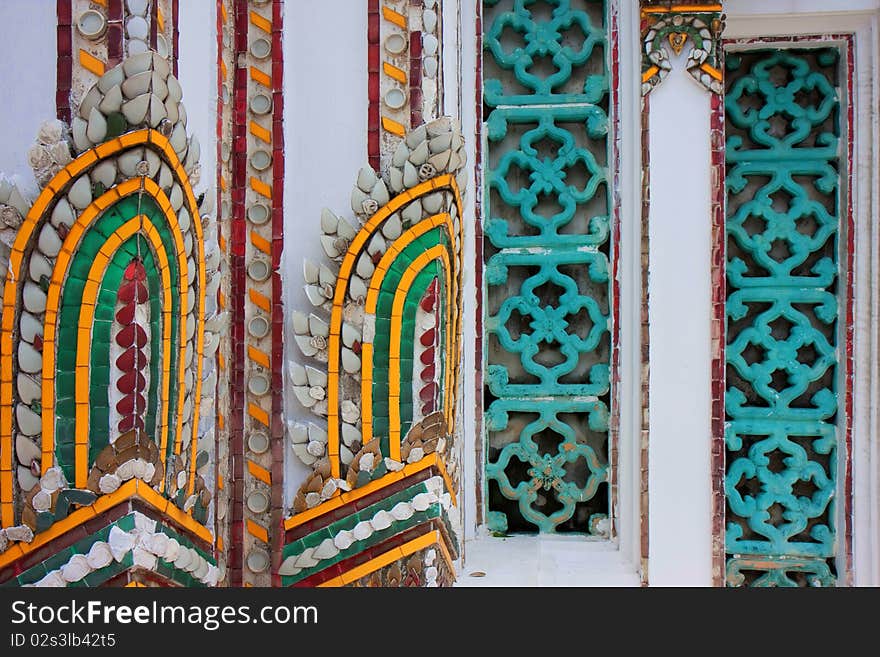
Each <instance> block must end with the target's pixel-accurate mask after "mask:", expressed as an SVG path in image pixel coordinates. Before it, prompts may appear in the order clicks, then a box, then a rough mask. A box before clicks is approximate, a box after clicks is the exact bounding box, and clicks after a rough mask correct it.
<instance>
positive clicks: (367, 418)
mask: <svg viewBox="0 0 880 657" xmlns="http://www.w3.org/2000/svg"><path fill="white" fill-rule="evenodd" d="M438 226H446V232H447V234H448V235H449V242H450V243H451V244H454V243H455V227H454V226H453V225H452V217H451V216H450V215H449V213H442V214H437V215H433V216H431V217H426V218H425V219H422V220H421V221H420V222H418V223H417V224H416V225H414V226H412V227H411V228H408V229H407V230H406V231H404V232H403V234H401V235H400V236H399V237H398V238H397V239H396V240H394V241H393V242H392V243H391V244H390V245H389V246H388V249H387V251H385V253H384V254H383V255H382V258H381V259H380V260H379V264H377V265H376V268H375V269H374V271H373V275H372V277H371V278H370V286H369V288H368V289H367V298H366V300H365V303H364V312H365V313H366V314H368V315H375V313H376V304H377V302H378V299H379V290H380V288H381V287H382V281H383V280H384V279H385V274H386V273H387V271H388V268H389V267H390V266H391V265H392V263H393V262H394V260H395V259H396V258H397V256H398V255H400V253H402V252H403V250H404V249H405V248H406V247H407V246H409V245H410V244H411V243H412V242H413V241H414V240H415V239H416V238H418V237H421V236H422V235H424V234H426V233H428V232H429V231H431V230H433V229H434V228H436V227H438ZM361 436H362V438H361V444H362V445H366V444H367V443H368V442H370V441H371V440H372V439H373V343H372V342H366V341H364V342H362V343H361Z"/></svg>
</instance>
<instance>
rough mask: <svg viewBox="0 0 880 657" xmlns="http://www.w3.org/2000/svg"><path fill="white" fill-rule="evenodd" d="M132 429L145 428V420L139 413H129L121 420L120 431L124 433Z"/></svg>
mask: <svg viewBox="0 0 880 657" xmlns="http://www.w3.org/2000/svg"><path fill="white" fill-rule="evenodd" d="M132 429H140V430H141V431H143V430H144V420H143V418H141V417H139V416H137V415H128V416H126V417H124V418H122V419H121V420H120V421H119V432H120V433H124V432H126V431H131V430H132Z"/></svg>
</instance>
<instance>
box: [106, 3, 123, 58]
mask: <svg viewBox="0 0 880 657" xmlns="http://www.w3.org/2000/svg"><path fill="white" fill-rule="evenodd" d="M122 1H123V0H110V4H109V5H108V7H107V68H108V70H109V69H111V68H113V67H114V66H116V65H117V64H119V63H120V62H121V61H122Z"/></svg>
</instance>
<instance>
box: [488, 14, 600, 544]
mask: <svg viewBox="0 0 880 657" xmlns="http://www.w3.org/2000/svg"><path fill="white" fill-rule="evenodd" d="M548 5H549V7H550V8H551V9H552V13H549V14H548V13H547V11H546V7H547V6H548ZM483 6H484V16H485V17H486V20H485V24H486V29H485V33H484V36H483V39H484V41H483V42H484V49H485V61H486V62H487V63H488V64H490V65H491V66H490V67H488V68H487V66H486V64H484V71H488V72H486V73H485V75H486V79H485V81H484V87H483V91H484V101H485V103H486V105H487V106H488V107H489V108H492V111H491V113H490V114H489V116H488V119H487V121H486V137H487V140H488V151H489V156H488V161H489V163H490V164H489V166H487V171H486V177H485V180H486V185H485V190H484V194H485V200H484V207H485V208H487V212H486V217H487V218H486V220H485V223H484V233H485V236H486V238H487V240H488V243H489V244H491V250H487V256H488V259H487V262H486V266H485V280H486V286H487V287H486V291H485V293H486V296H487V297H488V302H486V303H485V307H486V308H487V312H486V317H485V331H486V335H487V336H494V337H495V338H496V339H497V348H496V347H494V346H492V342H491V341H488V340H487V341H485V343H486V344H489V345H490V347H489V348H488V349H487V351H486V354H485V358H486V365H485V371H486V373H487V375H486V381H485V384H486V388H487V393H489V395H490V399H491V400H492V401H491V403H490V404H489V406H488V408H487V409H486V411H485V413H486V421H485V427H486V431H487V432H488V433H489V434H491V435H492V436H494V438H493V439H494V440H496V441H497V440H499V438H498V436H499V435H501V434H500V433H499V432H510V434H511V435H505V436H503V440H505V441H506V444H503V445H498V451H497V454H494V455H493V454H488V458H487V463H486V478H487V481H488V482H494V483H495V484H497V486H498V490H499V491H500V493H501V495H503V496H504V497H505V498H507V499H509V500H513V501H516V502H517V508H518V509H519V512H520V514H521V516H522V518H523V519H524V520H525V521H526V522H527V523H529V526H534V527H535V528H537V529H538V531H541V532H554V531H557V529H558V527H559V525H561V524H562V523H564V522H567V521H569V520H571V519H572V518H573V517H574V516H575V512H576V510H577V509H576V507H577V505H578V504H582V503H584V502H587V501H589V500H591V499H592V498H593V497H594V496H595V495H596V493H597V491H598V490H599V487H600V485H601V484H602V483H603V482H605V481H606V480H607V462H606V461H605V458H606V457H605V454H604V453H602V454H600V453H598V452H597V450H596V449H594V448H593V447H592V446H590V445H588V444H587V439H586V437H585V436H584V435H582V434H581V432H580V430H579V428H577V427H575V426H573V425H572V424H569V423H567V422H566V421H565V420H564V419H563V418H561V417H560V416H561V414H563V413H574V414H580V415H582V416H586V417H588V424H589V430H590V431H592V432H595V433H598V434H599V435H604V436H605V438H604V440H606V441H607V433H608V407H607V405H606V403H605V402H604V401H603V400H600V399H599V397H601V396H603V395H606V394H607V393H608V391H609V364H608V351H609V343H610V335H609V322H610V320H609V308H608V306H609V304H610V300H609V297H610V289H609V269H610V267H609V262H608V256H607V252H608V240H609V236H610V228H611V224H610V205H609V197H610V192H609V190H608V185H609V176H608V169H607V166H606V162H607V160H608V132H609V121H608V115H607V112H606V109H605V107H604V104H605V103H606V102H607V96H608V91H609V74H608V70H609V69H608V62H607V58H608V53H607V43H606V41H607V28H606V27H605V25H606V24H607V13H606V12H607V7H606V3H604V2H601V1H595V0H571V1H569V0H550V1H549V2H546V3H537V2H533V1H532V0H491V1H490V0H484V2H483ZM541 11H544V13H543V14H542V13H539V12H541ZM502 73H503V74H507V73H509V75H500V74H502ZM496 74H497V77H493V76H496ZM523 91H525V93H522V92H523ZM548 145H550V148H549V151H550V152H549V155H548ZM547 199H549V200H550V201H551V202H552V203H553V204H554V205H555V206H556V210H555V214H552V215H550V216H547V215H548V213H547V212H542V211H541V210H542V209H543V207H544V206H542V205H541V204H542V203H544V202H545V201H546V200H547ZM489 254H491V255H489ZM539 288H541V289H544V290H546V289H548V288H551V289H552V290H553V291H554V292H555V293H556V294H557V297H558V298H557V299H555V300H553V301H552V302H550V303H548V302H547V300H546V299H547V297H546V296H543V295H541V294H539V293H536V292H537V291H539ZM516 316H518V317H519V318H520V320H519V321H517V318H516ZM585 316H586V317H588V318H589V320H586V319H584V320H582V319H581V318H582V317H585ZM582 321H585V322H586V321H588V323H589V324H590V326H589V330H587V329H586V326H584V325H582V324H581V322H582ZM512 327H517V330H515V331H514V330H513V328H512ZM548 354H549V355H548ZM512 360H514V361H516V365H515V366H514V365H512V364H511V361H512ZM585 363H586V365H585ZM514 370H516V371H514ZM519 370H521V371H519ZM526 414H528V416H529V418H531V417H533V416H537V419H533V420H528V419H524V417H525V415H526ZM545 431H547V432H553V434H555V435H556V436H557V437H558V438H559V444H558V446H557V448H556V451H555V453H547V452H546V451H544V450H542V449H541V448H540V446H539V445H538V443H537V442H536V441H535V440H534V438H535V437H536V435H537V434H539V433H541V432H545ZM493 439H490V442H491V441H492V440H493ZM603 451H605V450H604V449H603ZM513 461H518V462H520V466H518V468H517V469H518V470H522V469H524V470H525V474H523V473H522V472H517V474H518V475H520V476H521V478H522V480H521V481H519V482H518V483H512V481H511V478H512V477H513V474H512V473H511V472H509V471H508V468H509V466H510V465H511V462H513ZM575 463H579V464H580V468H581V469H582V470H583V471H584V472H585V474H584V475H583V476H584V479H585V481H584V482H583V483H582V485H578V483H580V482H576V481H573V480H571V478H570V477H569V476H568V469H569V468H570V467H571V466H573V465H574V464H575ZM545 495H547V496H551V495H552V497H554V498H555V500H556V502H557V506H556V507H554V508H553V509H551V508H550V506H549V505H548V506H541V504H540V503H539V504H537V505H536V502H537V501H538V500H539V498H541V497H543V496H545ZM559 507H561V508H559ZM545 511H547V512H546V513H545ZM578 522H579V523H580V520H578ZM488 524H489V527H490V529H493V530H497V531H507V529H508V518H507V516H506V515H505V513H503V512H500V511H498V510H497V509H495V508H493V507H492V503H491V500H490V508H489V513H488ZM590 524H591V523H586V522H585V523H582V524H578V526H577V528H576V529H577V531H581V532H585V533H586V532H589V531H591V527H590V526H588V525H590Z"/></svg>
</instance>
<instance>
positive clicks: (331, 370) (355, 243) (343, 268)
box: [327, 174, 462, 477]
mask: <svg viewBox="0 0 880 657" xmlns="http://www.w3.org/2000/svg"><path fill="white" fill-rule="evenodd" d="M443 189H448V190H450V191H452V193H453V196H454V197H455V203H456V207H457V208H458V212H459V216H461V211H462V204H461V194H460V193H459V191H458V186H457V185H456V183H455V177H454V176H452V175H450V174H444V175H441V176H437V177H436V178H432V179H431V180H426V181H425V182H423V183H420V184H418V185H416V186H415V187H413V188H411V189H408V190H407V191H405V192H403V193H402V194H398V195H397V196H395V197H394V198H393V199H391V200H390V201H389V202H388V203H386V204H385V205H384V206H383V207H382V208H380V209H379V210H378V211H377V212H376V213H375V214H374V215H373V216H372V217H370V219H368V220H367V222H366V223H365V224H364V225H363V226H362V227H361V230H360V231H358V234H357V235H355V237H354V239H353V240H352V242H351V244H350V245H349V247H348V251H347V252H346V254H345V256H344V257H343V259H342V263H341V264H340V267H339V275H338V276H337V279H336V287H335V289H334V293H333V308H332V310H331V314H330V335H329V344H328V354H329V360H328V363H327V454H328V457H329V459H330V471H331V476H332V477H338V476H339V473H340V466H341V464H340V461H339V359H340V343H341V331H342V307H343V305H344V303H345V295H346V293H347V291H348V281H349V278H350V277H351V272H352V271H353V270H354V266H355V262H356V260H357V258H358V256H359V255H360V253H361V251H362V249H363V248H364V247H365V246H366V244H367V242H368V240H370V239H372V236H373V234H374V233H375V231H376V230H377V229H378V228H379V227H380V226H381V225H382V223H383V222H384V221H385V220H386V219H387V218H388V217H390V216H391V215H392V214H394V213H395V212H397V211H398V210H399V209H400V208H402V207H403V206H405V205H407V204H409V203H411V202H412V201H413V200H415V199H417V198H420V197H422V196H424V195H426V194H431V193H433V192H435V191H437V190H443ZM461 223H462V222H461V221H459V230H458V241H457V244H456V246H455V252H456V254H458V255H457V259H458V260H459V261H460V258H461V256H460V249H459V245H460V243H461V231H462V227H461Z"/></svg>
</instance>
